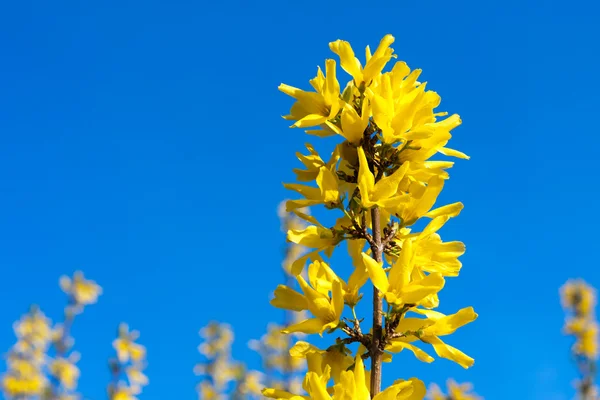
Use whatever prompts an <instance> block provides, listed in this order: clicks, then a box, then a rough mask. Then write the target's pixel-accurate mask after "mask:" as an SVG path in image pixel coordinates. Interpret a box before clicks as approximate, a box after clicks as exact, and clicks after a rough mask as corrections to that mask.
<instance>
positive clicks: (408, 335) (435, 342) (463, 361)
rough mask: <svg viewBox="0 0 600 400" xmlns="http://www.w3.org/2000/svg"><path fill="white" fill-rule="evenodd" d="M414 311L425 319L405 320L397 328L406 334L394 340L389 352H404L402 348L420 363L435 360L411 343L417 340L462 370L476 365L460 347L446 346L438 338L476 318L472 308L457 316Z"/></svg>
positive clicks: (460, 312) (419, 310) (420, 310)
mask: <svg viewBox="0 0 600 400" xmlns="http://www.w3.org/2000/svg"><path fill="white" fill-rule="evenodd" d="M411 311H413V312H416V313H419V314H423V315H425V317H426V319H419V318H404V319H402V320H401V321H400V323H399V325H398V329H397V331H398V332H403V333H404V335H405V336H404V337H402V338H398V339H393V340H392V341H391V344H390V346H389V347H388V348H387V350H388V351H390V352H392V353H395V352H399V351H402V350H403V349H408V350H410V351H412V352H413V353H414V354H415V356H416V357H417V358H418V359H419V360H421V361H425V362H431V361H433V358H431V357H430V356H429V355H428V354H427V353H425V352H424V351H422V350H420V349H419V348H417V347H416V346H414V345H412V344H411V343H412V342H414V341H416V340H420V341H422V342H424V343H429V344H431V345H432V346H433V350H434V351H435V352H436V354H437V355H438V356H440V357H442V358H446V359H448V360H452V361H454V362H456V363H457V364H459V365H460V366H461V367H463V368H468V367H470V366H472V365H473V363H474V360H473V359H472V358H471V357H469V356H467V355H466V354H464V353H463V352H461V351H460V350H458V349H457V348H454V347H452V346H450V345H448V344H446V343H444V342H443V341H442V340H441V339H440V338H439V337H440V336H445V335H449V334H452V333H454V331H456V329H458V328H460V327H461V326H463V325H466V324H468V323H470V322H473V321H474V320H475V319H477V314H476V313H475V312H474V311H473V308H472V307H468V308H463V309H462V310H460V311H458V312H457V313H456V314H452V315H448V316H446V315H444V314H442V313H439V312H436V311H431V310H423V309H418V308H413V309H411Z"/></svg>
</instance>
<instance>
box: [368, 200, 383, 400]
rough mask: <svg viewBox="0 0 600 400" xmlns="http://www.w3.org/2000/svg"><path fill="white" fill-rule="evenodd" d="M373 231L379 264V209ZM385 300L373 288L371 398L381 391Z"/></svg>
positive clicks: (375, 211)
mask: <svg viewBox="0 0 600 400" xmlns="http://www.w3.org/2000/svg"><path fill="white" fill-rule="evenodd" d="M371 231H372V235H373V242H374V243H373V244H372V245H371V251H372V252H373V258H374V259H375V261H377V262H381V261H382V260H383V254H382V253H383V245H382V241H381V214H380V212H379V208H377V207H374V208H372V209H371ZM382 309H383V299H382V298H381V296H380V295H379V290H377V288H376V287H375V286H373V341H372V343H371V348H370V353H371V398H373V397H375V396H376V395H377V394H379V392H380V391H381V364H382V355H383V351H382V349H381V347H380V346H381V341H382V339H383V332H382V324H383V316H382V314H381V311H382Z"/></svg>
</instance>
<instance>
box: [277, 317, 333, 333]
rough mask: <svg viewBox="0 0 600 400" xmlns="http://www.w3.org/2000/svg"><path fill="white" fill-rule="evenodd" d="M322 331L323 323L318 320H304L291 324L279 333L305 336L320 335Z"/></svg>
mask: <svg viewBox="0 0 600 400" xmlns="http://www.w3.org/2000/svg"><path fill="white" fill-rule="evenodd" d="M322 329H323V322H322V321H321V320H320V319H318V318H310V319H306V320H304V321H302V322H298V323H297V324H293V325H290V326H288V327H287V328H285V329H283V330H282V331H281V333H294V332H302V333H307V334H312V333H320V332H321V330H322Z"/></svg>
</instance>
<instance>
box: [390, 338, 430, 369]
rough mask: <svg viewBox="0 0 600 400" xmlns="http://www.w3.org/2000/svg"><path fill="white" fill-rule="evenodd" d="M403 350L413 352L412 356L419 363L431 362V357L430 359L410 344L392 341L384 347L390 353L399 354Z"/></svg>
mask: <svg viewBox="0 0 600 400" xmlns="http://www.w3.org/2000/svg"><path fill="white" fill-rule="evenodd" d="M404 349H407V350H410V351H411V352H413V354H414V355H415V356H416V357H417V358H418V359H419V360H420V361H423V362H426V363H430V362H433V357H431V356H430V355H429V354H427V353H425V352H424V351H423V350H421V349H419V348H418V347H417V346H415V345H413V344H410V343H406V342H401V341H396V340H394V341H392V343H391V344H389V345H388V346H387V347H386V350H387V351H390V352H392V353H399V352H401V351H402V350H404Z"/></svg>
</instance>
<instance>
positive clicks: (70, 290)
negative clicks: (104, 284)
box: [60, 271, 102, 306]
mask: <svg viewBox="0 0 600 400" xmlns="http://www.w3.org/2000/svg"><path fill="white" fill-rule="evenodd" d="M60 288H61V289H62V291H63V292H65V293H66V294H68V295H69V296H71V297H72V298H73V299H74V300H75V303H76V304H77V305H82V306H86V305H89V304H94V303H96V301H98V296H99V295H100V294H102V288H101V287H100V286H98V285H97V284H96V282H94V281H91V280H87V279H85V277H84V276H83V273H82V272H80V271H78V272H75V274H74V275H73V278H69V277H68V276H62V277H61V278H60Z"/></svg>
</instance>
